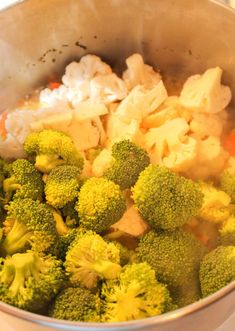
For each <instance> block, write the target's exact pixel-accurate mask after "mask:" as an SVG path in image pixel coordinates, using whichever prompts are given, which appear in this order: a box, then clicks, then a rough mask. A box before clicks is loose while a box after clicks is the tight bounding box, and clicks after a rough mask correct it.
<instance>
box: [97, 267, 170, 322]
mask: <svg viewBox="0 0 235 331" xmlns="http://www.w3.org/2000/svg"><path fill="white" fill-rule="evenodd" d="M101 296H102V299H103V314H102V321H104V322H122V321H129V320H136V319H142V318H146V317H151V316H156V315H159V314H162V313H164V312H166V311H169V309H175V308H176V306H173V304H172V301H171V298H170V294H169V291H168V290H167V288H166V286H165V285H163V284H161V283H159V282H158V281H157V280H156V276H155V272H154V270H153V269H152V268H151V267H150V266H149V265H148V264H147V263H139V264H132V265H128V266H126V267H125V268H124V270H123V272H122V273H121V274H120V276H119V278H118V279H116V280H110V281H107V282H105V283H104V284H103V286H102V290H101Z"/></svg>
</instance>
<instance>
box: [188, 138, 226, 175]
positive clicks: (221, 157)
mask: <svg viewBox="0 0 235 331" xmlns="http://www.w3.org/2000/svg"><path fill="white" fill-rule="evenodd" d="M228 157H229V154H228V153H227V152H226V151H225V150H224V149H223V148H222V146H221V142H220V139H219V138H217V137H213V136H210V137H208V138H206V139H204V140H198V151H197V158H196V160H195V163H194V166H192V167H191V168H190V169H189V170H188V171H187V172H186V175H188V176H189V177H190V178H192V179H194V180H196V179H202V180H206V179H209V178H213V177H216V176H217V175H219V174H220V173H221V172H222V170H223V169H224V166H225V164H226V161H227V160H228Z"/></svg>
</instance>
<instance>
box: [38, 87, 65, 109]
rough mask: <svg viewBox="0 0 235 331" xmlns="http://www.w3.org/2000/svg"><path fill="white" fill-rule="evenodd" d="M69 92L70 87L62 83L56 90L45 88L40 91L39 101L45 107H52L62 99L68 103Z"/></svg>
mask: <svg viewBox="0 0 235 331" xmlns="http://www.w3.org/2000/svg"><path fill="white" fill-rule="evenodd" d="M67 93H68V88H67V87H66V86H64V85H60V86H59V87H58V88H56V89H54V90H50V89H49V88H45V89H44V90H42V91H41V92H40V95H39V101H40V103H41V105H42V106H43V107H52V106H54V105H56V104H57V103H58V102H61V101H64V102H66V103H67Z"/></svg>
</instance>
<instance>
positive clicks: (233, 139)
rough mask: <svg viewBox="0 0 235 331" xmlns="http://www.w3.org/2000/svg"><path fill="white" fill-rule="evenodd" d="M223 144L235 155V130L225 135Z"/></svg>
mask: <svg viewBox="0 0 235 331" xmlns="http://www.w3.org/2000/svg"><path fill="white" fill-rule="evenodd" d="M223 146H224V148H225V149H226V150H227V151H228V152H229V153H230V154H231V155H232V156H235V132H231V133H230V134H229V135H228V136H227V137H225V139H224V142H223Z"/></svg>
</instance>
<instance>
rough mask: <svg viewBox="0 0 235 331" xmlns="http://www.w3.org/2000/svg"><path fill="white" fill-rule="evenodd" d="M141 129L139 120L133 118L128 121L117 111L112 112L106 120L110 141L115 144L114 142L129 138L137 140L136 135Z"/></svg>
mask: <svg viewBox="0 0 235 331" xmlns="http://www.w3.org/2000/svg"><path fill="white" fill-rule="evenodd" d="M138 130H139V122H138V121H137V120H134V119H133V120H131V121H130V122H128V123H126V122H124V120H123V119H122V118H121V117H120V116H119V115H117V114H116V113H111V114H109V115H108V117H107V122H106V134H107V138H108V143H109V144H110V143H111V144H113V143H114V142H117V141H120V140H123V139H129V140H131V141H135V137H136V135H137V133H138Z"/></svg>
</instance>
